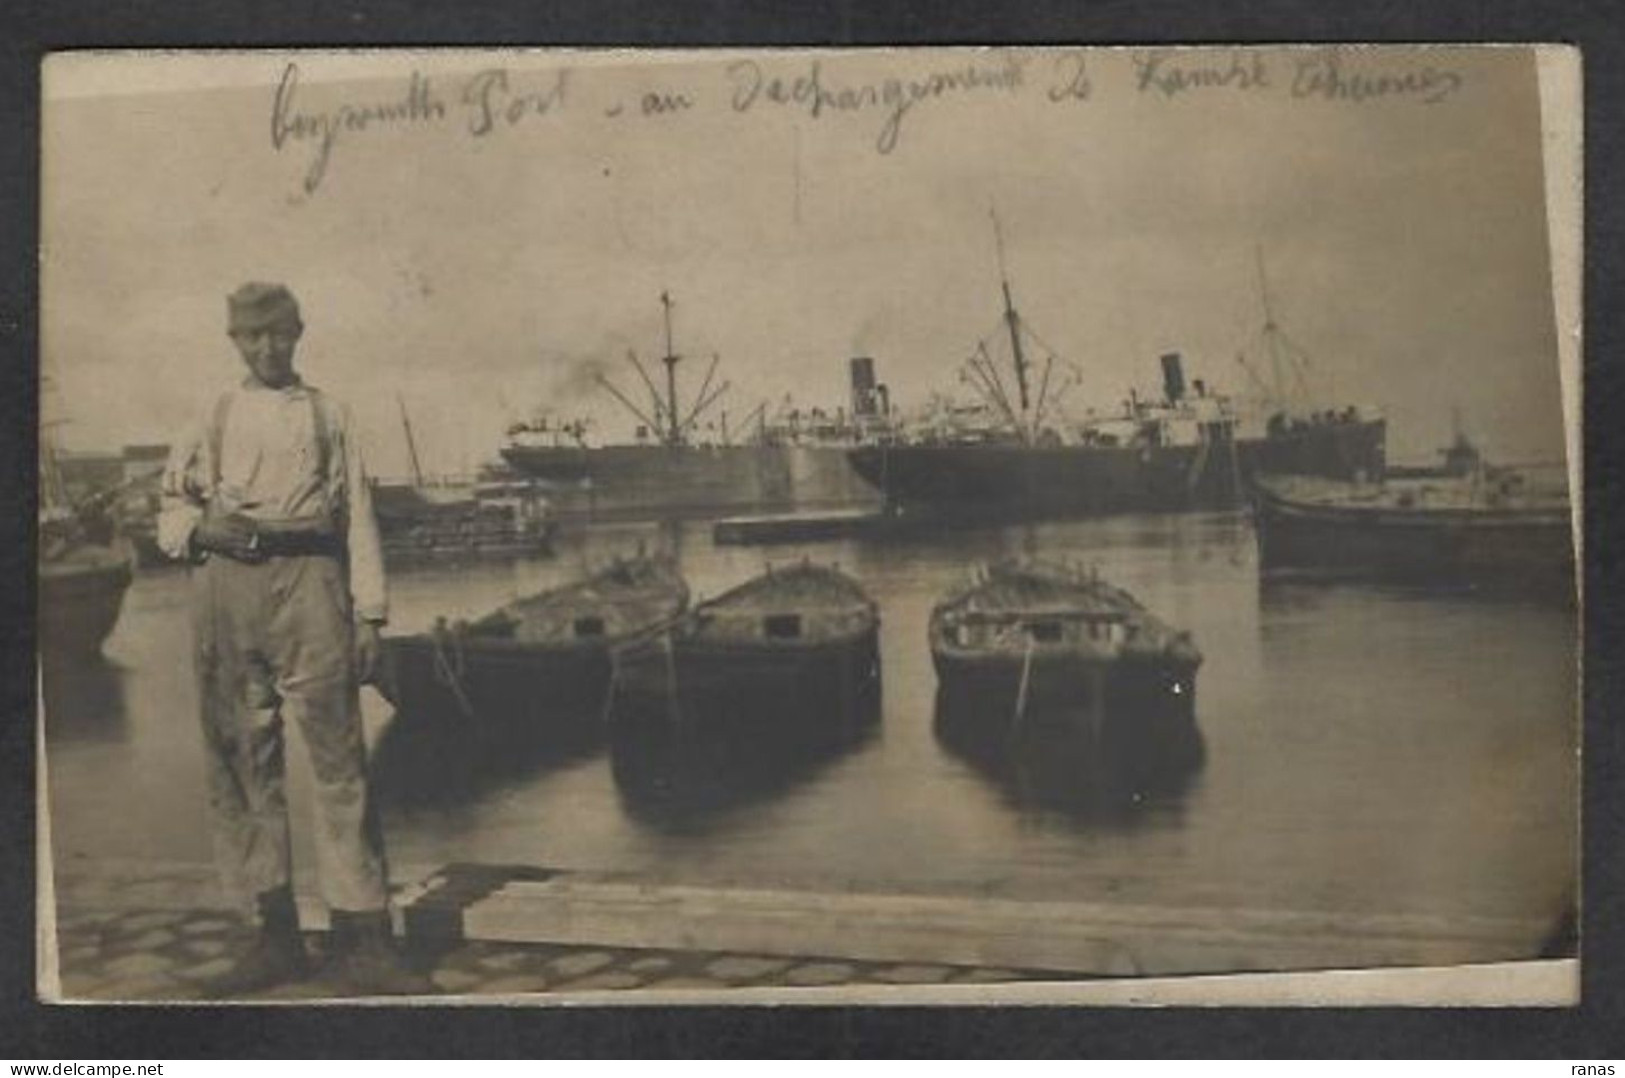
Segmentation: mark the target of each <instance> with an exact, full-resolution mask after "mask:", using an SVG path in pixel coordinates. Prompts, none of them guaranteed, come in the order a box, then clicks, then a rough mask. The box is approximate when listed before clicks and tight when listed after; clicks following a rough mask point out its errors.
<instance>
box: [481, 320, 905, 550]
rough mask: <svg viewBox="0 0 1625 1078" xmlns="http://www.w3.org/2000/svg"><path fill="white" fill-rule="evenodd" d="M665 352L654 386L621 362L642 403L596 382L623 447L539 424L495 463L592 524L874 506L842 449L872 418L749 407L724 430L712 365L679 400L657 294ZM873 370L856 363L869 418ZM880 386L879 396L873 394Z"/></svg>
mask: <svg viewBox="0 0 1625 1078" xmlns="http://www.w3.org/2000/svg"><path fill="white" fill-rule="evenodd" d="M660 301H661V305H662V307H663V308H664V313H665V326H666V352H665V355H664V356H663V357H662V358H661V364H662V365H663V366H664V368H665V372H664V374H665V377H664V385H663V386H657V385H656V381H655V379H654V378H652V377H651V376H650V371H649V370H648V369H647V368H646V367H645V365H644V364H643V363H641V362H640V361H639V359H638V357H637V356H636V355H635V354H629V355H628V357H627V359H628V361H629V363H630V364H631V366H632V368H633V370H634V371H635V372H636V374H637V377H638V381H639V383H640V384H641V385H642V387H643V389H644V390H645V391H646V395H644V396H643V397H642V398H641V399H640V397H639V395H638V394H636V393H628V392H626V391H624V390H623V389H621V388H620V387H619V386H617V385H616V384H615V383H614V382H612V381H611V380H609V379H608V378H605V377H602V376H600V377H599V379H598V383H599V386H600V388H602V389H603V390H604V391H605V392H606V393H608V394H609V395H610V396H611V397H613V398H614V399H615V400H616V401H617V402H619V404H620V405H621V406H622V407H623V408H625V409H626V411H627V412H628V413H629V415H630V416H631V418H632V419H633V420H634V421H635V424H636V426H635V427H634V430H633V437H632V440H631V441H627V442H619V443H597V442H595V441H593V440H592V439H591V438H590V437H589V432H588V428H587V426H586V425H585V424H584V423H581V422H568V421H565V422H560V421H558V420H557V419H551V420H550V419H541V420H537V421H534V422H529V423H521V424H516V425H515V426H513V427H511V428H510V429H509V431H508V438H507V441H506V443H505V444H504V445H503V446H502V449H501V455H502V459H503V461H504V462H505V464H506V466H507V467H508V468H510V469H512V470H513V471H514V472H517V473H518V474H520V475H524V476H529V477H532V478H534V479H537V480H541V481H542V482H543V483H545V484H546V486H547V497H548V499H549V500H550V502H551V503H552V504H553V506H554V508H555V509H556V510H557V511H558V512H559V514H560V515H562V516H570V517H583V516H585V517H588V518H592V519H637V518H704V517H710V516H722V515H727V514H731V513H742V512H755V511H763V512H768V511H777V510H788V509H800V508H818V507H832V506H852V505H864V504H877V503H878V501H879V496H878V495H877V494H876V492H874V491H873V490H872V489H870V488H869V487H868V486H867V485H866V484H865V483H863V482H862V481H861V480H860V479H858V477H857V476H856V475H854V474H853V473H852V471H851V469H850V468H849V466H848V464H847V461H846V451H847V449H849V448H851V447H852V446H853V445H856V444H859V443H860V442H861V441H863V440H864V439H866V438H868V437H869V436H870V435H869V426H868V424H869V423H871V422H872V420H871V419H865V418H864V417H860V416H858V415H857V414H856V412H857V409H856V408H854V412H853V414H852V415H850V416H849V415H848V413H847V412H846V410H845V409H839V410H837V411H836V413H835V414H833V415H829V414H826V413H823V412H822V411H814V412H809V413H806V414H802V413H799V412H792V413H781V414H779V415H775V416H768V415H767V411H766V405H765V404H763V405H759V406H758V407H757V408H755V409H754V410H753V411H751V412H750V413H749V414H747V415H746V417H745V418H744V419H743V420H742V421H738V422H736V423H735V424H734V425H733V426H732V428H730V426H729V422H728V416H727V413H726V412H724V411H721V410H720V409H719V408H718V407H717V406H718V404H719V402H720V401H721V399H722V398H723V396H724V394H725V393H726V392H727V391H728V388H729V383H728V382H727V381H726V380H723V381H721V382H717V381H716V374H717V367H718V363H719V360H718V358H717V357H715V356H713V357H712V360H711V364H710V366H709V367H708V368H707V370H706V372H705V376H704V378H703V379H702V381H701V383H700V386H699V388H698V390H697V391H696V392H694V393H692V394H691V395H689V396H688V398H687V399H686V400H685V399H684V398H683V396H682V394H681V393H680V391H679V385H678V368H679V366H680V365H681V364H682V362H683V357H682V356H680V355H679V354H678V353H677V351H676V350H675V348H674V346H673V343H672V328H671V312H672V307H673V302H672V300H671V297H670V295H669V294H666V293H662V294H661V297H660ZM873 370H874V368H873V363H872V361H870V360H866V359H865V360H854V361H853V371H854V375H853V377H854V386H855V388H854V400H856V399H857V398H858V396H859V393H860V391H859V390H858V389H857V388H856V386H857V384H858V382H859V381H860V374H861V376H862V379H865V380H866V381H865V388H864V389H863V390H862V391H861V392H862V394H863V400H864V401H865V402H866V407H867V408H868V410H869V411H870V412H872V413H876V414H878V410H877V409H875V408H874V407H872V403H871V402H872V401H873V400H874V396H875V393H876V391H877V390H876V387H875V385H874V374H873ZM881 388H883V387H881Z"/></svg>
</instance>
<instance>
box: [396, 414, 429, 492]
mask: <svg viewBox="0 0 1625 1078" xmlns="http://www.w3.org/2000/svg"><path fill="white" fill-rule="evenodd" d="M395 403H396V404H398V405H400V409H401V428H402V429H403V430H404V431H405V432H406V452H407V454H408V455H409V456H410V457H411V458H412V484H413V485H414V486H419V487H421V486H422V485H423V467H422V465H421V464H419V462H418V443H417V440H416V439H415V438H413V437H412V420H411V418H410V417H408V416H407V414H406V401H405V399H404V398H402V397H401V395H400V394H399V393H397V394H395Z"/></svg>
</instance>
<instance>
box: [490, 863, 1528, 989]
mask: <svg viewBox="0 0 1625 1078" xmlns="http://www.w3.org/2000/svg"><path fill="white" fill-rule="evenodd" d="M1550 927H1551V926H1550V925H1549V924H1546V923H1543V922H1541V921H1538V920H1518V919H1506V920H1501V919H1489V918H1462V917H1443V916H1438V917H1432V916H1409V915H1406V916H1399V915H1387V916H1384V915H1359V914H1340V913H1332V912H1314V913H1308V912H1294V911H1268V910H1232V909H1201V908H1187V907H1160V906H1148V905H1120V904H1106V903H1082V902H1063V901H1026V900H1021V899H1007V898H985V897H977V896H960V895H922V894H885V893H853V892H835V893H831V892H817V891H801V890H788V889H786V890H768V889H751V888H720V887H700V886H689V885H679V884H645V883H636V882H624V881H617V880H612V879H605V878H596V877H592V876H583V875H576V874H569V873H565V874H561V875H559V876H558V877H556V878H553V879H550V880H546V881H542V882H527V883H513V884H509V885H508V886H506V887H503V888H501V889H499V890H497V891H496V892H495V893H493V894H492V895H490V896H489V897H488V898H485V899H483V900H481V901H479V902H476V903H473V904H471V905H470V906H468V907H467V908H466V909H465V910H464V913H463V931H464V934H465V935H466V936H468V937H469V938H478V939H491V940H508V941H515V942H518V941H525V942H550V943H592V944H598V945H601V946H635V947H654V948H676V949H693V950H706V951H742V952H749V953H754V954H780V955H791V956H818V957H828V958H847V959H854V960H860V961H896V962H940V963H947V964H952V965H978V966H997V967H1014V968H1021V969H1039V970H1054V971H1057V972H1070V973H1080V974H1094V975H1105V976H1124V975H1148V974H1186V973H1203V972H1231V971H1246V970H1259V971H1265V970H1292V969H1300V970H1302V969H1334V968H1353V967H1361V966H1387V965H1456V964H1462V963H1469V962H1494V961H1506V960H1514V959H1524V958H1533V957H1535V956H1536V955H1537V954H1538V952H1539V949H1540V944H1541V942H1542V940H1543V938H1544V936H1545V935H1546V933H1547V931H1548V930H1549V929H1550Z"/></svg>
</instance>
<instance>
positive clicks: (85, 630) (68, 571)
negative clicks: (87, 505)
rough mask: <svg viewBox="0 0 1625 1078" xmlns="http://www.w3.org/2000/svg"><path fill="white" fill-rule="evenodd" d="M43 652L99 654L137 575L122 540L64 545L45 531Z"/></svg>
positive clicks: (41, 593) (52, 656) (49, 654)
mask: <svg viewBox="0 0 1625 1078" xmlns="http://www.w3.org/2000/svg"><path fill="white" fill-rule="evenodd" d="M41 546H42V554H41V557H40V563H39V630H40V640H39V645H40V652H41V654H42V655H43V656H44V657H46V658H47V659H57V658H76V657H79V658H82V657H86V656H93V655H96V654H98V653H99V652H100V651H101V649H102V644H103V643H104V642H105V641H106V640H107V637H108V634H110V633H111V632H112V631H113V626H114V625H115V624H117V622H118V616H119V611H120V610H121V609H122V607H123V605H124V593H125V592H126V591H128V590H129V587H130V580H131V577H132V576H133V575H134V565H135V557H134V552H133V550H132V549H131V548H130V546H129V544H128V543H125V542H123V541H122V540H119V539H112V540H110V541H108V542H105V543H101V542H92V541H89V540H85V539H72V540H69V541H66V542H64V543H62V544H60V545H58V544H54V543H53V542H52V541H51V540H49V539H48V538H46V536H44V535H42V536H41Z"/></svg>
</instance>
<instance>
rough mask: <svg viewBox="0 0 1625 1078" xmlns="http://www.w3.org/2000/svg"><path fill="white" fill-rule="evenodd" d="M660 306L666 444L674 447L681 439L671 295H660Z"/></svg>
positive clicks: (676, 358)
mask: <svg viewBox="0 0 1625 1078" xmlns="http://www.w3.org/2000/svg"><path fill="white" fill-rule="evenodd" d="M660 306H661V307H663V308H664V309H665V314H666V354H665V355H664V356H662V357H661V360H660V361H661V362H662V363H664V364H665V365H666V444H667V445H669V446H672V447H674V448H675V447H676V446H677V445H678V444H679V440H680V439H681V438H682V430H681V425H680V423H679V421H678V418H677V363H678V360H679V357H678V355H677V353H676V352H675V351H674V350H673V349H672V346H671V307H672V303H671V294H670V293H668V292H665V291H662V292H661V293H660Z"/></svg>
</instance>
